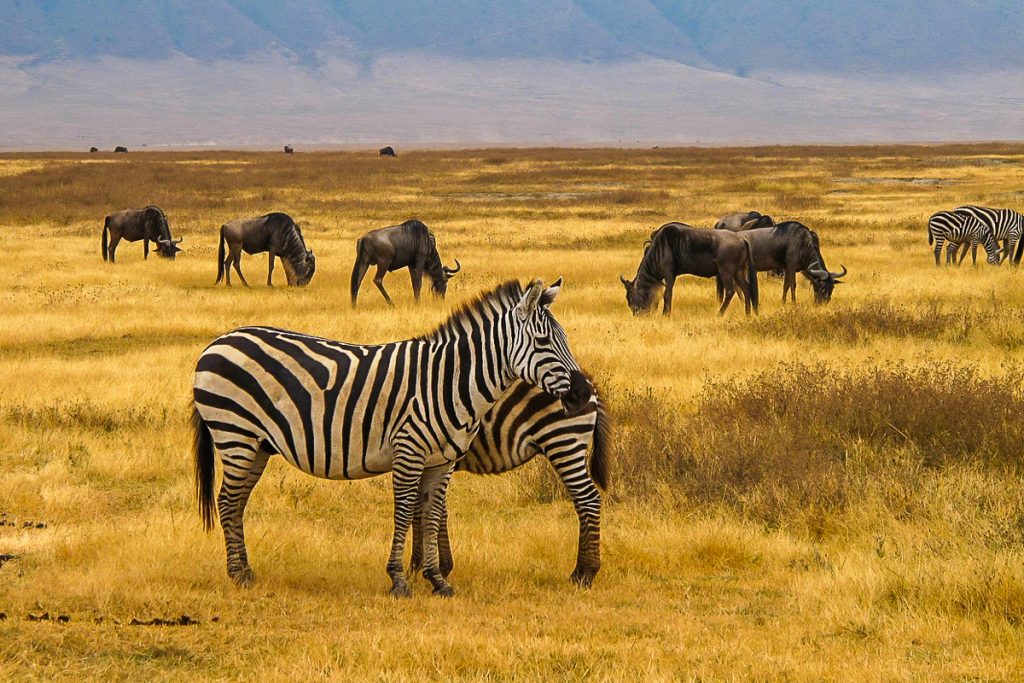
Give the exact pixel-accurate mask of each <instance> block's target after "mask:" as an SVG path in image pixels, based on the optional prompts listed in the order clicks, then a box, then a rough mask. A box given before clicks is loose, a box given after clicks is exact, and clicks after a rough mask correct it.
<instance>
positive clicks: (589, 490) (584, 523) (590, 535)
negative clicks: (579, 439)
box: [548, 447, 601, 588]
mask: <svg viewBox="0 0 1024 683" xmlns="http://www.w3.org/2000/svg"><path fill="white" fill-rule="evenodd" d="M548 459H549V461H550V462H551V465H552V466H553V467H554V468H555V471H556V472H557V473H558V476H559V478H560V479H561V480H562V483H563V484H564V485H565V488H566V489H567V490H568V492H569V497H570V498H572V504H573V507H574V508H575V509H576V516H577V517H578V518H579V525H580V538H579V546H578V547H577V551H576V567H575V569H573V572H572V575H571V576H570V577H569V578H570V579H571V580H572V582H573V583H575V584H577V585H579V586H581V587H583V588H589V587H590V586H591V584H593V582H594V577H595V576H597V572H598V570H600V569H601V492H600V491H598V490H597V486H596V485H595V484H594V480H593V479H591V477H590V473H589V472H588V471H587V453H586V450H585V447H584V450H582V451H578V450H577V451H572V452H569V453H564V454H561V455H549V456H548Z"/></svg>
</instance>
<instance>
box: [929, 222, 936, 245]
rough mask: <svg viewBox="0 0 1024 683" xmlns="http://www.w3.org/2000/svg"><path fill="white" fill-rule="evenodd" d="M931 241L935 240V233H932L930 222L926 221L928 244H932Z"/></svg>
mask: <svg viewBox="0 0 1024 683" xmlns="http://www.w3.org/2000/svg"><path fill="white" fill-rule="evenodd" d="M933 242H935V235H933V234H932V222H931V221H928V246H929V247H930V246H932V243H933Z"/></svg>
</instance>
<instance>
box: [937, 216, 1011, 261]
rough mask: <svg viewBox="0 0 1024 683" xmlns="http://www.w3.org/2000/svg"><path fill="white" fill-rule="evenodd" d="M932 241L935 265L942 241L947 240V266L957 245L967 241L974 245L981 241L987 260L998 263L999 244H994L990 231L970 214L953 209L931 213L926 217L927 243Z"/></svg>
mask: <svg viewBox="0 0 1024 683" xmlns="http://www.w3.org/2000/svg"><path fill="white" fill-rule="evenodd" d="M932 242H934V243H935V265H936V266H937V265H939V254H940V253H941V252H942V244H943V243H944V242H949V245H948V246H947V247H946V265H947V266H948V265H949V264H950V263H951V262H953V260H954V258H955V256H956V249H957V247H958V246H959V245H963V244H966V243H968V242H969V243H970V244H971V245H972V246H975V247H976V245H977V244H978V242H981V243H982V246H984V247H985V253H987V254H988V262H989V263H990V264H991V265H993V266H998V265H999V245H998V244H996V240H995V237H993V235H992V231H991V230H990V229H989V228H988V226H987V225H985V224H984V223H982V222H981V221H980V220H978V219H977V218H975V217H974V216H972V215H970V214H966V213H957V212H955V211H939V212H938V213H936V214H933V215H932V217H931V218H929V219H928V244H929V245H930V244H932ZM965 253H966V251H965ZM975 263H977V262H975Z"/></svg>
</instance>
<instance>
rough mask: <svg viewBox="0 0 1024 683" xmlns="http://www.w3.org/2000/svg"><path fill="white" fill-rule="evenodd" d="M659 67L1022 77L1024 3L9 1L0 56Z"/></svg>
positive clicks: (0, 22)
mask: <svg viewBox="0 0 1024 683" xmlns="http://www.w3.org/2000/svg"><path fill="white" fill-rule="evenodd" d="M412 51H420V52H424V53H427V54H433V55H436V56H442V57H457V58H462V59H530V58H546V59H556V60H564V61H605V60H622V59H634V58H637V57H642V56H646V57H655V58H659V59H668V60H672V61H677V62H680V63H683V64H689V65H693V66H699V67H710V68H715V69H719V70H723V71H728V72H740V73H747V72H758V71H771V70H778V69H783V70H794V69H799V70H815V71H821V72H833V73H842V72H851V71H864V70H868V71H889V72H907V71H928V72H932V71H965V70H988V69H989V68H991V67H992V66H993V65H994V64H998V65H999V66H1000V67H1003V68H1007V67H1014V66H1024V4H1021V3H1019V2H1016V1H1015V0H993V1H991V2H984V3H980V2H978V3H966V2H961V1H960V0H939V1H928V0H905V1H902V2H897V1H894V0H874V1H873V2H859V3H849V2H847V1H846V0H821V1H818V2H812V1H801V2H789V3H764V2H759V1H758V0H740V1H738V2H728V3H723V2H713V1H711V0H510V1H509V2H501V3H482V2H478V1H476V0H438V1H436V2H424V1H422V0H395V1H394V2H388V3H381V2H379V0H294V1H293V2H290V3H288V6H287V7H283V6H282V4H281V3H279V2H276V1H275V0H132V1H128V2H124V1H120V2H95V1H93V2H89V1H86V0H9V6H8V7H6V8H5V11H4V13H3V16H0V54H2V55H4V56H18V57H25V58H32V59H35V60H40V61H51V60H90V59H96V58H101V57H121V58H127V59H140V58H146V59H163V58H167V57H169V56H171V55H173V54H175V53H180V54H183V55H185V56H187V57H191V58H194V59H199V60H205V61H210V60H218V59H240V58H245V57H248V56H251V55H253V54H258V53H266V52H279V53H283V54H285V55H290V56H292V57H294V58H297V59H299V60H302V61H305V62H307V63H308V62H315V63H321V62H323V61H329V60H330V59H332V58H344V59H348V60H353V61H361V62H367V61H372V59H374V58H376V57H377V56H379V55H382V54H388V53H408V52H412Z"/></svg>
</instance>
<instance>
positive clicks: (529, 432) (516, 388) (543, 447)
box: [410, 382, 611, 587]
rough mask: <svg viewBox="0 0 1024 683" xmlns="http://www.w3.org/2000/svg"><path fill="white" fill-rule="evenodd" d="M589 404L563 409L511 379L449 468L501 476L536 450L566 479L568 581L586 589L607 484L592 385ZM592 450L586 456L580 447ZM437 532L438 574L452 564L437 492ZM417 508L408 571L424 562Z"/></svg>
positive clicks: (604, 428) (603, 424)
mask: <svg viewBox="0 0 1024 683" xmlns="http://www.w3.org/2000/svg"><path fill="white" fill-rule="evenodd" d="M590 388H591V398H590V404H589V405H588V406H587V408H586V409H584V410H582V411H580V413H578V414H576V415H567V414H566V413H565V411H564V410H563V409H562V406H561V404H560V402H559V400H558V399H557V398H555V397H554V396H552V395H550V394H546V393H544V392H543V391H541V390H540V389H537V388H536V387H534V386H532V385H529V384H527V383H526V382H517V383H515V384H514V385H513V386H512V388H511V389H509V390H508V391H506V392H505V393H504V394H502V395H501V398H499V399H498V402H497V403H496V404H494V406H492V407H491V409H490V410H489V411H488V412H487V414H485V415H484V418H483V421H482V422H481V424H480V431H479V432H477V435H476V438H475V439H473V442H472V443H471V444H470V445H469V450H468V451H466V455H465V456H464V457H462V458H461V459H460V460H458V461H457V462H456V463H455V470H456V471H464V472H470V473H472V474H503V473H505V472H510V471H512V470H514V469H516V468H517V467H520V466H522V465H525V464H526V463H528V462H530V461H531V460H533V459H534V457H535V456H538V455H540V456H543V457H544V458H546V459H547V461H548V462H549V463H551V466H552V467H554V468H555V472H557V473H558V477H559V479H561V480H562V484H564V485H565V489H566V491H568V493H569V497H570V498H571V499H572V504H573V507H574V508H575V509H576V517H577V519H578V522H579V545H578V546H577V549H576V567H575V569H573V572H572V576H571V577H570V578H571V580H572V582H573V583H575V584H577V585H580V586H583V587H589V586H590V585H591V584H592V583H593V582H594V577H595V576H596V575H597V572H598V570H599V569H600V568H601V493H600V491H602V490H603V491H607V490H608V452H607V451H608V446H609V443H610V440H611V428H610V424H609V420H608V415H607V413H606V412H605V408H604V405H603V403H602V402H601V401H600V399H599V398H598V396H597V394H596V393H595V392H594V389H593V384H591V387H590ZM591 444H593V453H592V455H591V457H590V460H589V462H588V461H587V448H588V447H589V446H590V445H591ZM440 505H441V527H440V529H439V530H438V534H437V550H438V553H439V556H440V566H439V568H440V571H441V576H443V577H444V578H448V575H449V574H450V573H451V571H452V568H453V567H454V564H453V561H452V551H451V543H450V541H449V538H448V504H447V500H446V496H445V497H442V499H441V501H440ZM422 512H423V506H422V505H420V504H417V506H416V515H415V516H414V517H413V523H412V562H411V563H410V566H411V569H412V573H415V572H416V571H417V570H419V569H420V568H421V567H422V565H423V550H424V548H423V535H424V531H425V530H424V529H423V518H422Z"/></svg>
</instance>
